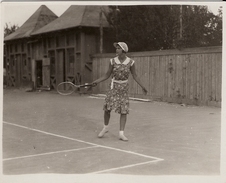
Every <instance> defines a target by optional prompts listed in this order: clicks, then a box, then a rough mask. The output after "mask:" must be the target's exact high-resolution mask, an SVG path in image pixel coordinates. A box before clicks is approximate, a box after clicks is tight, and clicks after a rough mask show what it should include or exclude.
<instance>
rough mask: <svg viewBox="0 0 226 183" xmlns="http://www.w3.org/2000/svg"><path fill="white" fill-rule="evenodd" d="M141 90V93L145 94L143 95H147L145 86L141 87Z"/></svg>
mask: <svg viewBox="0 0 226 183" xmlns="http://www.w3.org/2000/svg"><path fill="white" fill-rule="evenodd" d="M142 91H143V93H144V94H145V95H147V93H148V91H147V90H146V88H144V87H143V88H142Z"/></svg>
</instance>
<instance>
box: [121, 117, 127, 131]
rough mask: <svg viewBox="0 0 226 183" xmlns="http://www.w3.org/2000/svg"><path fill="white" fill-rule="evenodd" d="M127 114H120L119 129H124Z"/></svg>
mask: <svg viewBox="0 0 226 183" xmlns="http://www.w3.org/2000/svg"><path fill="white" fill-rule="evenodd" d="M126 119H127V114H121V115H120V131H124V129H125V126H126Z"/></svg>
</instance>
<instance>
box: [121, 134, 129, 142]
mask: <svg viewBox="0 0 226 183" xmlns="http://www.w3.org/2000/svg"><path fill="white" fill-rule="evenodd" d="M119 140H122V141H128V139H127V138H126V137H125V136H124V135H122V134H121V135H119Z"/></svg>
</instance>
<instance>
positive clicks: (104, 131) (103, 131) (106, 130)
mask: <svg viewBox="0 0 226 183" xmlns="http://www.w3.org/2000/svg"><path fill="white" fill-rule="evenodd" d="M107 132H108V129H106V128H103V130H102V131H101V132H100V133H99V135H98V137H99V138H101V137H103V136H104V134H105V133H107Z"/></svg>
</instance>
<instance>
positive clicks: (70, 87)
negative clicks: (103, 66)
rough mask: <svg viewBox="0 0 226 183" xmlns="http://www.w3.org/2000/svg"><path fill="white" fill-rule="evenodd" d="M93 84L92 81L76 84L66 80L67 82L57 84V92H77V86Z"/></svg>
mask: <svg viewBox="0 0 226 183" xmlns="http://www.w3.org/2000/svg"><path fill="white" fill-rule="evenodd" d="M91 86H92V84H90V83H86V84H83V85H75V84H74V83H72V82H69V81H66V82H62V83H60V84H58V85H57V92H58V93H59V94H61V95H70V94H72V93H73V92H75V89H76V88H80V87H85V88H86V87H91Z"/></svg>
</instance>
